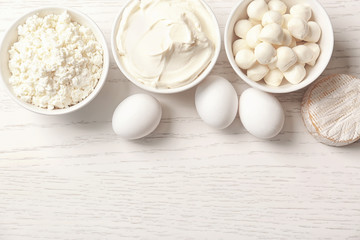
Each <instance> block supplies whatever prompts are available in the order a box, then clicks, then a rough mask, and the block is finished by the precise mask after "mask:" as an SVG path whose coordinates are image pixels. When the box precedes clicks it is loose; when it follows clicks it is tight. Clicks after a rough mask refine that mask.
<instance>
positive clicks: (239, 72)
mask: <svg viewBox="0 0 360 240" xmlns="http://www.w3.org/2000/svg"><path fill="white" fill-rule="evenodd" d="M244 1H245V0H241V1H239V2H238V3H237V4H236V5H235V6H234V7H233V9H232V10H231V12H230V15H229V17H228V19H227V21H226V25H225V30H224V47H225V52H226V56H227V58H228V61H229V62H230V65H231V67H232V69H233V70H234V71H235V73H236V74H237V75H238V76H239V77H240V79H241V80H242V81H244V82H245V83H247V84H248V85H250V86H251V87H253V88H257V89H259V90H261V91H264V92H268V93H290V92H296V91H298V90H301V89H303V88H305V87H307V86H309V85H310V84H312V83H313V82H314V81H315V80H316V79H318V78H319V77H320V75H321V74H322V73H323V72H324V71H325V69H326V67H327V66H328V64H329V62H330V60H331V57H332V54H333V51H334V44H335V39H334V28H333V25H332V23H331V19H330V17H329V14H328V13H327V11H326V9H325V8H324V7H323V6H322V5H321V3H320V2H319V1H318V0H311V1H313V2H314V4H315V5H317V7H318V8H319V9H320V10H321V11H322V12H323V14H322V15H323V16H324V18H325V20H326V22H328V24H329V25H328V26H329V28H330V30H331V36H329V37H330V38H328V39H327V40H326V41H329V42H330V45H331V46H330V48H329V49H327V51H328V52H329V57H328V58H327V59H325V60H324V62H323V67H322V68H321V69H320V70H319V71H318V73H317V74H315V75H314V76H313V78H314V79H313V80H312V81H310V82H304V81H302V82H300V83H299V84H296V85H290V87H287V88H280V87H271V86H267V85H262V84H259V83H257V82H255V81H253V80H251V79H249V78H248V77H247V76H246V74H245V73H244V72H243V71H242V70H241V69H240V68H239V67H238V66H237V64H236V62H235V59H234V56H233V53H232V50H231V49H232V46H230V45H229V42H228V41H227V40H228V38H227V36H228V35H229V31H233V29H230V23H231V21H232V19H233V18H234V17H235V13H236V12H237V10H238V8H239V7H240V5H241V4H243V2H244ZM230 44H232V43H230ZM317 63H318V62H317Z"/></svg>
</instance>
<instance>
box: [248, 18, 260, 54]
mask: <svg viewBox="0 0 360 240" xmlns="http://www.w3.org/2000/svg"><path fill="white" fill-rule="evenodd" d="M261 30H262V26H261V24H258V25H256V26H254V27H252V28H251V29H250V30H249V31H248V33H247V34H246V42H247V44H248V45H249V46H250V47H251V48H255V47H256V46H257V45H258V44H259V43H260V39H259V35H260V32H261Z"/></svg>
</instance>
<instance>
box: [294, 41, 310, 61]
mask: <svg viewBox="0 0 360 240" xmlns="http://www.w3.org/2000/svg"><path fill="white" fill-rule="evenodd" d="M292 50H293V51H294V52H295V54H296V56H297V58H298V62H299V63H302V64H306V63H308V62H310V61H311V60H312V59H313V55H314V53H313V51H312V50H311V49H310V48H309V47H307V46H305V45H299V46H296V47H294V48H293V49H292Z"/></svg>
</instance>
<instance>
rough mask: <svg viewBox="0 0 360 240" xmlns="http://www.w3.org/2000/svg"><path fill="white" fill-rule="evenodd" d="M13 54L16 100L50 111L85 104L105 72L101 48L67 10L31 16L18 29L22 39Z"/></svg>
mask: <svg viewBox="0 0 360 240" xmlns="http://www.w3.org/2000/svg"><path fill="white" fill-rule="evenodd" d="M9 54H10V60H9V69H10V71H11V74H12V76H11V77H10V79H9V83H10V84H11V85H12V87H13V90H14V93H15V94H16V96H17V97H19V98H20V99H21V100H23V101H25V102H28V103H30V104H33V105H35V106H38V107H41V108H47V109H62V108H68V107H70V106H72V105H75V104H77V103H79V102H81V101H82V100H84V99H85V98H86V97H87V96H89V94H90V93H91V92H92V91H93V90H94V88H95V86H96V85H97V83H98V81H99V78H100V76H101V73H102V68H103V49H102V46H101V45H100V44H99V43H98V42H97V40H96V38H95V36H94V34H93V32H92V31H91V30H90V29H89V28H87V27H85V26H82V25H80V24H79V23H77V22H73V21H71V17H70V15H69V14H68V13H67V12H64V13H62V14H60V15H54V14H50V15H47V16H45V17H40V16H39V15H34V16H32V17H29V18H28V19H27V20H26V23H25V24H23V25H21V26H19V27H18V41H17V42H16V43H14V45H13V46H12V47H11V49H10V50H9Z"/></svg>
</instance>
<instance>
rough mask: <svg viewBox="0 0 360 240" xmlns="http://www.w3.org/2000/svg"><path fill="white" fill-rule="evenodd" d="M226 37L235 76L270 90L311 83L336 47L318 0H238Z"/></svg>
mask: <svg viewBox="0 0 360 240" xmlns="http://www.w3.org/2000/svg"><path fill="white" fill-rule="evenodd" d="M224 38H225V39H224V44H225V50H226V54H227V57H228V59H229V62H230V64H231V66H232V67H233V69H234V70H235V72H236V73H237V75H238V76H239V77H240V78H241V79H243V80H244V81H245V82H246V83H248V84H249V85H250V86H252V87H254V88H257V89H259V90H262V91H265V92H270V93H288V92H294V91H297V90H299V89H302V88H304V87H306V86H308V85H309V84H311V83H312V82H313V81H315V80H316V79H317V78H318V77H319V76H320V75H321V73H322V72H323V71H324V70H325V68H326V66H327V65H328V63H329V61H330V58H331V55H332V52H333V47H334V33H333V28H332V24H331V22H330V19H329V17H328V15H327V13H326V11H325V10H324V8H323V7H322V6H321V5H320V3H319V2H317V1H316V0H305V1H304V0H270V1H265V0H244V1H240V2H239V4H238V5H237V6H236V7H235V8H234V9H233V11H232V12H231V14H230V17H229V19H228V21H227V24H226V27H225V36H224Z"/></svg>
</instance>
